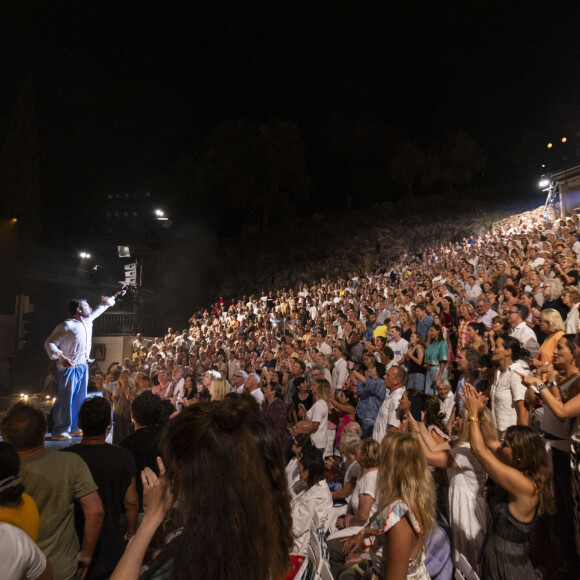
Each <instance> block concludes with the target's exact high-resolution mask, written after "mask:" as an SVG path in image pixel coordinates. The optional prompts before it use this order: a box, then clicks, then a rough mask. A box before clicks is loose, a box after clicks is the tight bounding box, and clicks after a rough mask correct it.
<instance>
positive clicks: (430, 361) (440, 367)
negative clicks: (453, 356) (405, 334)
mask: <svg viewBox="0 0 580 580" xmlns="http://www.w3.org/2000/svg"><path fill="white" fill-rule="evenodd" d="M447 354H448V346H447V343H446V342H445V339H444V338H443V330H442V328H441V327H440V326H438V325H436V324H434V325H433V326H431V327H430V328H429V338H428V340H427V348H426V349H425V358H424V362H423V364H424V365H425V367H426V368H427V375H426V377H425V393H426V394H427V395H434V394H435V390H434V389H433V384H434V383H436V382H437V381H438V380H439V379H446V378H447V377H448V373H447Z"/></svg>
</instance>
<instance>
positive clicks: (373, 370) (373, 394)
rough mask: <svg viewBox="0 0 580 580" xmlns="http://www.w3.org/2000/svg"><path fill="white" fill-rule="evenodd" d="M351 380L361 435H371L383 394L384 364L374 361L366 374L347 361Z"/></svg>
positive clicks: (383, 397) (384, 391)
mask: <svg viewBox="0 0 580 580" xmlns="http://www.w3.org/2000/svg"><path fill="white" fill-rule="evenodd" d="M348 365H349V368H350V372H351V376H352V378H353V381H355V382H356V388H357V393H358V400H359V402H358V405H357V406H356V420H357V422H358V423H359V425H360V426H361V428H362V437H363V439H366V438H367V437H372V434H373V429H374V428H375V421H376V420H377V415H378V414H379V410H380V408H381V405H382V404H383V401H384V400H385V396H386V394H387V392H386V390H385V381H384V380H383V378H382V377H384V376H385V365H384V364H383V363H380V362H375V363H374V364H373V365H372V366H371V367H370V368H369V369H368V370H367V371H366V373H365V374H366V376H365V375H363V374H361V373H360V372H358V371H356V370H354V363H353V362H352V361H351V362H349V363H348Z"/></svg>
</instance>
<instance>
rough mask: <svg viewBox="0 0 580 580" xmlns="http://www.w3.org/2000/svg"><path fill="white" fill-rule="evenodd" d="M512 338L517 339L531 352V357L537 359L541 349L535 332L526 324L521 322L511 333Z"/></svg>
mask: <svg viewBox="0 0 580 580" xmlns="http://www.w3.org/2000/svg"><path fill="white" fill-rule="evenodd" d="M510 336H513V337H514V338H517V339H518V340H519V341H520V343H521V345H522V346H523V347H524V348H525V349H527V350H528V351H529V352H530V356H531V357H533V358H535V356H536V355H537V354H538V350H539V349H540V345H539V344H538V340H537V338H536V334H535V332H534V331H533V330H532V329H531V328H530V327H529V326H528V325H527V324H526V323H525V322H521V323H520V324H518V325H517V326H516V327H515V328H514V329H513V330H512V331H511V332H510Z"/></svg>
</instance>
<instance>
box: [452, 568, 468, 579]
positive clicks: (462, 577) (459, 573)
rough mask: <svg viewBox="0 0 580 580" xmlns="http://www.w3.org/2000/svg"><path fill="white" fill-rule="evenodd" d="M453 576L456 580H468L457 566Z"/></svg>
mask: <svg viewBox="0 0 580 580" xmlns="http://www.w3.org/2000/svg"><path fill="white" fill-rule="evenodd" d="M453 578H455V580H466V578H465V576H464V575H463V574H462V573H461V572H460V571H459V570H458V569H457V568H455V574H454V576H453Z"/></svg>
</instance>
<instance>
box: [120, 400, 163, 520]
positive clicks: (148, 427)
mask: <svg viewBox="0 0 580 580" xmlns="http://www.w3.org/2000/svg"><path fill="white" fill-rule="evenodd" d="M131 414H132V418H133V422H134V424H135V433H132V434H131V435H129V436H128V437H125V439H122V440H121V441H120V442H119V447H123V448H124V449H126V450H127V451H129V452H130V453H131V455H132V456H133V459H134V460H135V465H136V471H135V477H136V480H135V482H136V484H137V493H138V494H139V510H140V511H143V484H142V482H141V471H143V469H145V468H146V467H149V468H150V469H152V470H153V471H154V472H155V473H158V468H157V457H159V456H160V455H161V453H160V450H159V441H160V439H161V431H162V428H163V427H162V425H161V424H160V423H161V420H162V418H163V416H164V407H163V401H162V400H161V398H160V397H159V396H158V395H154V394H153V393H151V392H149V391H145V392H144V393H141V394H140V395H139V396H138V397H136V398H135V400H134V401H133V403H132V404H131Z"/></svg>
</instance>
